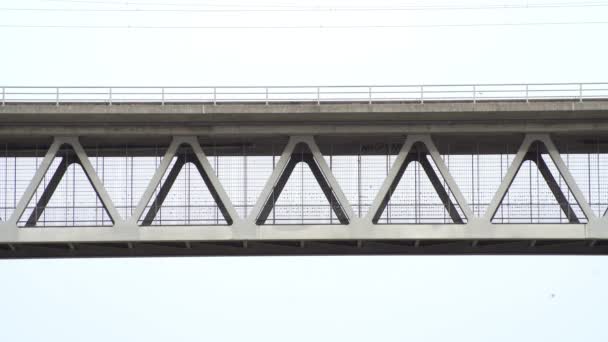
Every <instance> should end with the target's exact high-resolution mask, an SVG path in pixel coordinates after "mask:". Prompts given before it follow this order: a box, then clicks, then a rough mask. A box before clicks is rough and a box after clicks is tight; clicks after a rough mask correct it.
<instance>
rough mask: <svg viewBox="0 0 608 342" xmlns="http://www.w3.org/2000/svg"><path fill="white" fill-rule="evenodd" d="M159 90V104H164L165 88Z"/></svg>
mask: <svg viewBox="0 0 608 342" xmlns="http://www.w3.org/2000/svg"><path fill="white" fill-rule="evenodd" d="M160 92H161V100H160V104H161V105H163V106H164V105H165V88H164V87H163V88H160Z"/></svg>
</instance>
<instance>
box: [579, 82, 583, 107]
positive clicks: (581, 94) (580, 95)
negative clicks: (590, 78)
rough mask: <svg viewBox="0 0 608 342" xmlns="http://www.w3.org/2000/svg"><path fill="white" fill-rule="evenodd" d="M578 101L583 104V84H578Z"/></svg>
mask: <svg viewBox="0 0 608 342" xmlns="http://www.w3.org/2000/svg"><path fill="white" fill-rule="evenodd" d="M578 100H579V102H583V84H582V83H579V84H578Z"/></svg>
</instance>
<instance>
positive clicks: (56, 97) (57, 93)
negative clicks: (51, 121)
mask: <svg viewBox="0 0 608 342" xmlns="http://www.w3.org/2000/svg"><path fill="white" fill-rule="evenodd" d="M55 105H56V106H59V87H57V88H55Z"/></svg>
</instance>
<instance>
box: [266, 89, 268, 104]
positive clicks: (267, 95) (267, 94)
mask: <svg viewBox="0 0 608 342" xmlns="http://www.w3.org/2000/svg"><path fill="white" fill-rule="evenodd" d="M266 104H268V87H266Z"/></svg>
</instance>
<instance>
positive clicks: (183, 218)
mask: <svg viewBox="0 0 608 342" xmlns="http://www.w3.org/2000/svg"><path fill="white" fill-rule="evenodd" d="M142 204H144V205H145V206H142ZM135 212H136V216H135V217H138V224H139V225H141V226H152V225H231V224H233V223H234V221H235V220H236V219H238V215H237V214H236V212H235V210H234V208H233V207H232V204H231V203H230V200H229V199H228V197H227V196H226V193H225V192H224V190H223V188H222V187H221V185H220V183H219V181H218V179H217V177H216V175H215V173H214V171H213V168H212V167H211V165H210V164H209V162H208V160H207V159H206V156H205V155H204V153H203V151H202V150H201V148H200V146H199V145H198V143H197V142H196V140H195V139H194V138H186V139H176V140H174V141H173V142H172V144H171V146H170V147H169V149H168V151H167V153H166V154H165V157H164V158H163V161H162V163H161V166H160V167H159V169H158V170H157V171H156V174H155V175H154V177H153V179H152V182H151V183H150V186H149V187H148V189H147V190H146V192H145V193H144V196H143V197H142V199H141V201H140V203H139V205H138V208H137V209H136V211H135ZM139 213H141V215H140V214H139Z"/></svg>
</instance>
